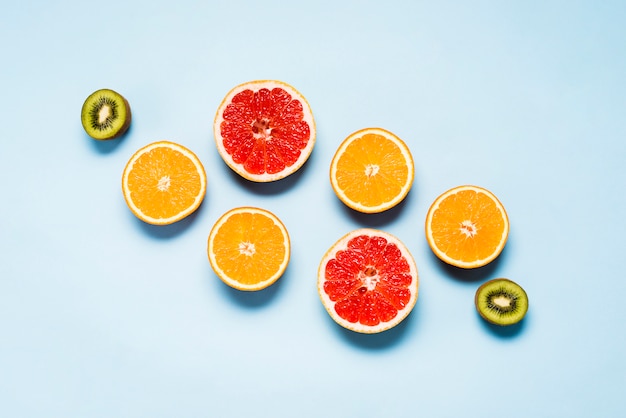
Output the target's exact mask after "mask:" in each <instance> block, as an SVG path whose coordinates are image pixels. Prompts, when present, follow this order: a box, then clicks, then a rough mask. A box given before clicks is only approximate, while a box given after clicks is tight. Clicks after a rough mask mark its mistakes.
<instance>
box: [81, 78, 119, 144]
mask: <svg viewBox="0 0 626 418" xmlns="http://www.w3.org/2000/svg"><path fill="white" fill-rule="evenodd" d="M80 120H81V123H82V124H83V128H84V129H85V132H87V134H88V135H89V136H91V137H92V138H94V139H99V140H107V139H114V138H117V137H119V136H121V135H122V134H124V132H126V130H127V129H128V127H129V126H130V121H131V113H130V105H129V104H128V101H127V100H126V99H125V98H124V97H123V96H122V95H121V94H119V93H117V92H115V91H113V90H110V89H100V90H97V91H95V92H93V93H92V94H90V95H89V97H87V99H85V102H84V103H83V107H82V109H81V112H80Z"/></svg>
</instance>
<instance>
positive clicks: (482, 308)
mask: <svg viewBox="0 0 626 418" xmlns="http://www.w3.org/2000/svg"><path fill="white" fill-rule="evenodd" d="M474 303H475V304H476V310H478V313H479V314H480V316H482V317H483V318H484V319H485V320H486V321H488V322H490V323H492V324H496V325H502V326H504V325H513V324H516V323H518V322H519V321H521V320H522V318H524V315H526V311H528V296H527V295H526V292H525V291H524V289H522V287H521V286H520V285H518V284H517V283H515V282H513V281H511V280H509V279H493V280H490V281H488V282H486V283H484V284H483V285H482V286H480V287H479V288H478V290H477V291H476V297H475V298H474Z"/></svg>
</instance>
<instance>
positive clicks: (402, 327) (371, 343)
mask: <svg viewBox="0 0 626 418" xmlns="http://www.w3.org/2000/svg"><path fill="white" fill-rule="evenodd" d="M416 308H417V306H416V307H415V308H414V309H413V311H412V312H411V313H410V314H409V316H407V317H406V318H404V320H403V321H402V322H400V323H399V324H398V325H396V326H395V327H393V328H391V329H388V330H386V331H382V332H379V333H377V334H362V333H359V332H355V331H351V330H349V329H347V328H344V327H342V326H341V325H339V324H337V323H336V322H335V321H334V320H333V319H332V318H331V317H330V315H328V313H327V312H326V311H325V310H324V309H323V307H322V308H321V309H322V310H323V313H324V315H325V316H326V318H327V320H328V322H329V326H331V327H332V328H333V329H335V331H336V332H337V333H338V334H339V336H340V337H341V338H342V339H344V340H346V341H347V342H348V343H350V345H352V346H354V347H357V348H359V349H362V350H389V349H392V348H393V347H396V346H398V345H400V344H401V342H402V341H403V339H404V338H405V337H406V335H407V334H408V329H409V327H410V325H411V322H412V321H413V319H412V318H413V317H414V316H415V315H416V314H417V312H415V309H416Z"/></svg>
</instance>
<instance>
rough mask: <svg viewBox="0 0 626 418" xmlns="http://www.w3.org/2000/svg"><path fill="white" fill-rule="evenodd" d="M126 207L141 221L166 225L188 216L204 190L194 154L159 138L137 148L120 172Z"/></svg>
mask: <svg viewBox="0 0 626 418" xmlns="http://www.w3.org/2000/svg"><path fill="white" fill-rule="evenodd" d="M122 191H123V193H124V199H125V200H126V204H127V205H128V207H129V208H130V210H131V211H132V212H133V213H134V214H135V216H137V217H138V218H139V219H141V220H142V221H144V222H147V223H149V224H153V225H168V224H171V223H174V222H177V221H180V220H181V219H183V218H185V217H187V216H189V215H190V214H191V213H193V212H194V211H195V210H196V209H197V208H198V207H199V206H200V204H201V203H202V200H203V199H204V195H205V193H206V173H205V171H204V167H203V166H202V163H201V162H200V160H199V159H198V157H197V156H196V155H195V154H194V153H193V152H191V151H190V150H189V149H187V148H185V147H184V146H182V145H179V144H176V143H173V142H169V141H159V142H154V143H152V144H149V145H146V146H145V147H143V148H141V149H139V150H138V151H137V152H136V153H135V154H134V155H133V156H132V157H131V158H130V160H129V161H128V163H127V164H126V167H125V168H124V173H123V174H122Z"/></svg>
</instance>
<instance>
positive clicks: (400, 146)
mask: <svg viewBox="0 0 626 418" xmlns="http://www.w3.org/2000/svg"><path fill="white" fill-rule="evenodd" d="M413 177H414V165H413V157H412V156H411V152H410V150H409V148H408V147H407V145H406V144H405V143H404V142H403V141H402V140H401V139H400V138H398V137H397V136H396V135H394V134H393V133H391V132H389V131H386V130H384V129H381V128H368V129H362V130H360V131H357V132H354V133H353V134H351V135H350V136H348V137H347V138H346V139H345V140H344V141H343V142H342V144H341V145H340V146H339V148H338V149H337V151H336V153H335V156H334V157H333V160H332V162H331V165H330V182H331V185H332V187H333V190H334V191H335V194H336V195H337V197H338V198H339V199H340V200H341V201H342V202H343V203H344V204H345V205H347V206H348V207H350V208H352V209H354V210H357V211H359V212H364V213H378V212H383V211H385V210H387V209H391V208H392V207H394V206H396V205H397V204H398V203H400V202H401V201H402V200H403V199H404V198H405V197H406V195H407V194H408V193H409V190H410V189H411V186H412V185H413Z"/></svg>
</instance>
